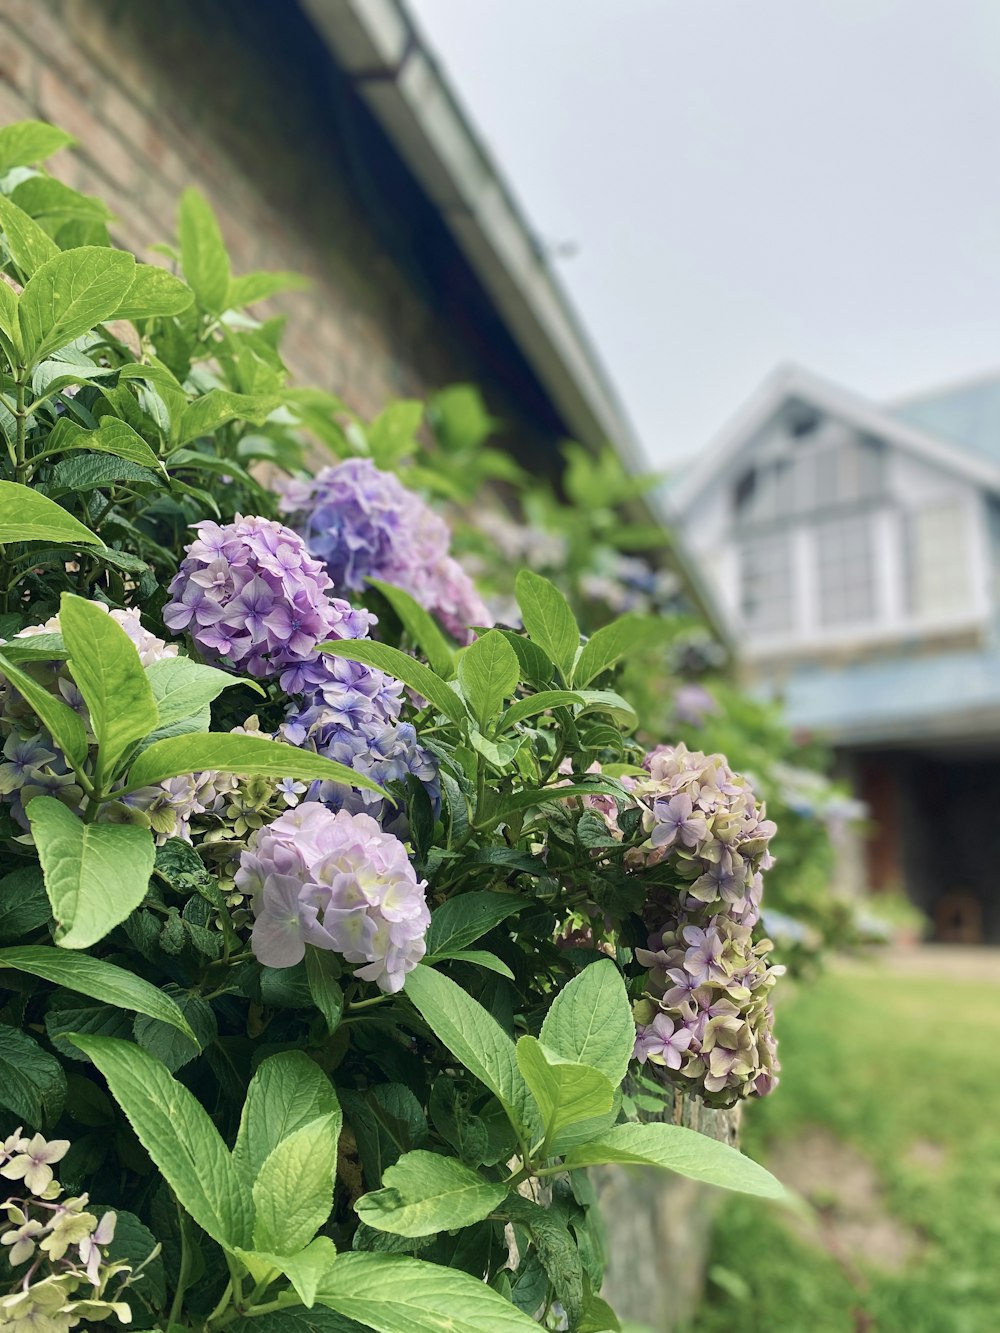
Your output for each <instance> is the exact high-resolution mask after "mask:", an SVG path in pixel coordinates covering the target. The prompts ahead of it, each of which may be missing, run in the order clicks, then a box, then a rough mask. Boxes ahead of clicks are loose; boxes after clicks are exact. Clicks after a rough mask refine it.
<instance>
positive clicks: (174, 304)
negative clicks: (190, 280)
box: [114, 264, 194, 319]
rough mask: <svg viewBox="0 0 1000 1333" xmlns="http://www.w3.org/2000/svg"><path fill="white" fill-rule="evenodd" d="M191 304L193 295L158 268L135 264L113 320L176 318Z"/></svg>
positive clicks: (185, 284) (162, 269)
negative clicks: (130, 282)
mask: <svg viewBox="0 0 1000 1333" xmlns="http://www.w3.org/2000/svg"><path fill="white" fill-rule="evenodd" d="M193 301H194V292H193V291H192V290H191V288H190V287H189V286H188V285H187V283H186V282H182V281H181V280H180V278H177V277H175V276H174V275H173V273H168V272H167V270H166V269H165V268H160V266H159V265H158V264H136V266H135V276H134V277H133V279H132V284H131V286H130V287H129V289H128V291H127V292H126V293H125V297H124V299H123V300H122V303H121V305H120V306H119V307H118V309H117V310H116V311H115V315H114V317H115V319H153V318H156V317H159V316H162V315H179V314H180V313H181V312H182V311H183V310H187V308H188V306H190V305H191V304H192V303H193Z"/></svg>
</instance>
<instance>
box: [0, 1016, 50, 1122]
mask: <svg viewBox="0 0 1000 1333" xmlns="http://www.w3.org/2000/svg"><path fill="white" fill-rule="evenodd" d="M65 1097H66V1076H65V1074H64V1073H63V1071H62V1066H61V1065H60V1063H59V1061H58V1060H57V1059H56V1058H55V1057H54V1056H52V1055H50V1054H49V1053H48V1051H43V1050H42V1048H41V1047H40V1046H39V1045H38V1043H37V1042H36V1041H35V1040H34V1038H32V1037H29V1035H28V1034H27V1033H26V1032H21V1031H20V1030H19V1029H17V1028H12V1027H6V1026H0V1106H6V1107H7V1109H8V1110H9V1111H13V1113H14V1115H15V1116H17V1118H18V1120H20V1121H23V1122H24V1124H26V1125H33V1126H35V1127H40V1126H43V1125H50V1124H54V1123H55V1121H56V1120H57V1119H58V1116H59V1113H60V1111H61V1110H62V1107H63V1102H64V1100H65Z"/></svg>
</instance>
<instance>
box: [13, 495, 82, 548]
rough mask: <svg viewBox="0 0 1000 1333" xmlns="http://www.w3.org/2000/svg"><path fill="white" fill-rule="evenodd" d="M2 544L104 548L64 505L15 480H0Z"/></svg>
mask: <svg viewBox="0 0 1000 1333" xmlns="http://www.w3.org/2000/svg"><path fill="white" fill-rule="evenodd" d="M0 542H5V543H6V542H64V543H66V545H70V546H100V547H103V546H104V543H103V542H102V541H101V539H100V537H95V536H94V534H93V533H92V532H91V531H90V529H89V528H85V527H84V526H83V524H82V523H81V522H80V521H79V520H78V519H75V518H74V517H73V516H72V514H67V513H66V510H65V509H63V507H62V506H61V505H57V504H56V502H55V501H54V500H50V499H49V498H48V496H45V495H42V494H41V493H40V492H39V491H34V490H32V489H31V487H30V486H20V485H18V483H17V482H16V481H0Z"/></svg>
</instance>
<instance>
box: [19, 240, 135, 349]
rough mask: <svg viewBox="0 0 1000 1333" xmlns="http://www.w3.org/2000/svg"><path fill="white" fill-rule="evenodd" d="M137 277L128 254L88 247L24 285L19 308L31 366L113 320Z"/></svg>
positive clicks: (51, 262) (61, 257)
mask: <svg viewBox="0 0 1000 1333" xmlns="http://www.w3.org/2000/svg"><path fill="white" fill-rule="evenodd" d="M134 273H135V259H134V258H133V257H132V255H130V254H127V253H126V252H125V251H124V250H109V249H107V248H106V247H105V246H100V245H84V246H80V247H79V249H76V250H66V251H65V252H63V253H60V254H58V255H55V256H53V258H52V259H48V260H46V261H45V263H44V264H42V265H41V267H40V268H38V269H37V270H36V271H35V273H34V274H32V276H31V277H30V278H29V279H28V281H27V283H26V284H25V288H24V291H23V292H22V293H21V298H20V302H19V307H18V319H19V322H20V326H21V338H22V341H23V344H24V355H25V358H26V360H27V362H28V365H29V366H31V365H35V364H36V363H37V362H39V361H42V360H44V359H45V357H46V356H48V354H49V353H50V352H54V351H56V349H57V348H59V347H65V346H66V344H67V343H69V342H72V341H73V339H74V338H78V337H79V336H80V334H81V333H87V332H89V330H90V329H92V328H93V327H94V325H95V324H100V323H101V322H102V321H104V320H106V319H110V318H111V317H112V315H113V314H114V312H115V310H116V309H117V308H118V306H119V305H121V303H122V300H123V298H124V296H125V293H126V292H127V291H128V289H129V286H130V285H131V282H132V278H133V275H134Z"/></svg>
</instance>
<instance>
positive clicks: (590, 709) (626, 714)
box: [577, 690, 639, 731]
mask: <svg viewBox="0 0 1000 1333" xmlns="http://www.w3.org/2000/svg"><path fill="white" fill-rule="evenodd" d="M579 693H580V696H581V698H582V699H583V707H582V708H581V709H580V712H579V713H578V714H577V716H578V717H586V716H587V714H588V713H605V714H607V716H608V717H611V718H613V719H614V720H615V722H616V723H617V724H618V726H619V727H620V728H621V729H622V730H625V731H634V730H635V728H636V727H637V726H638V725H639V717H638V715H637V713H636V711H635V709H634V708H633V707H632V705H631V704H630V703H629V701H628V700H627V699H623V698H622V696H621V695H620V694H616V693H615V691H614V690H580V692H579Z"/></svg>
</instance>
